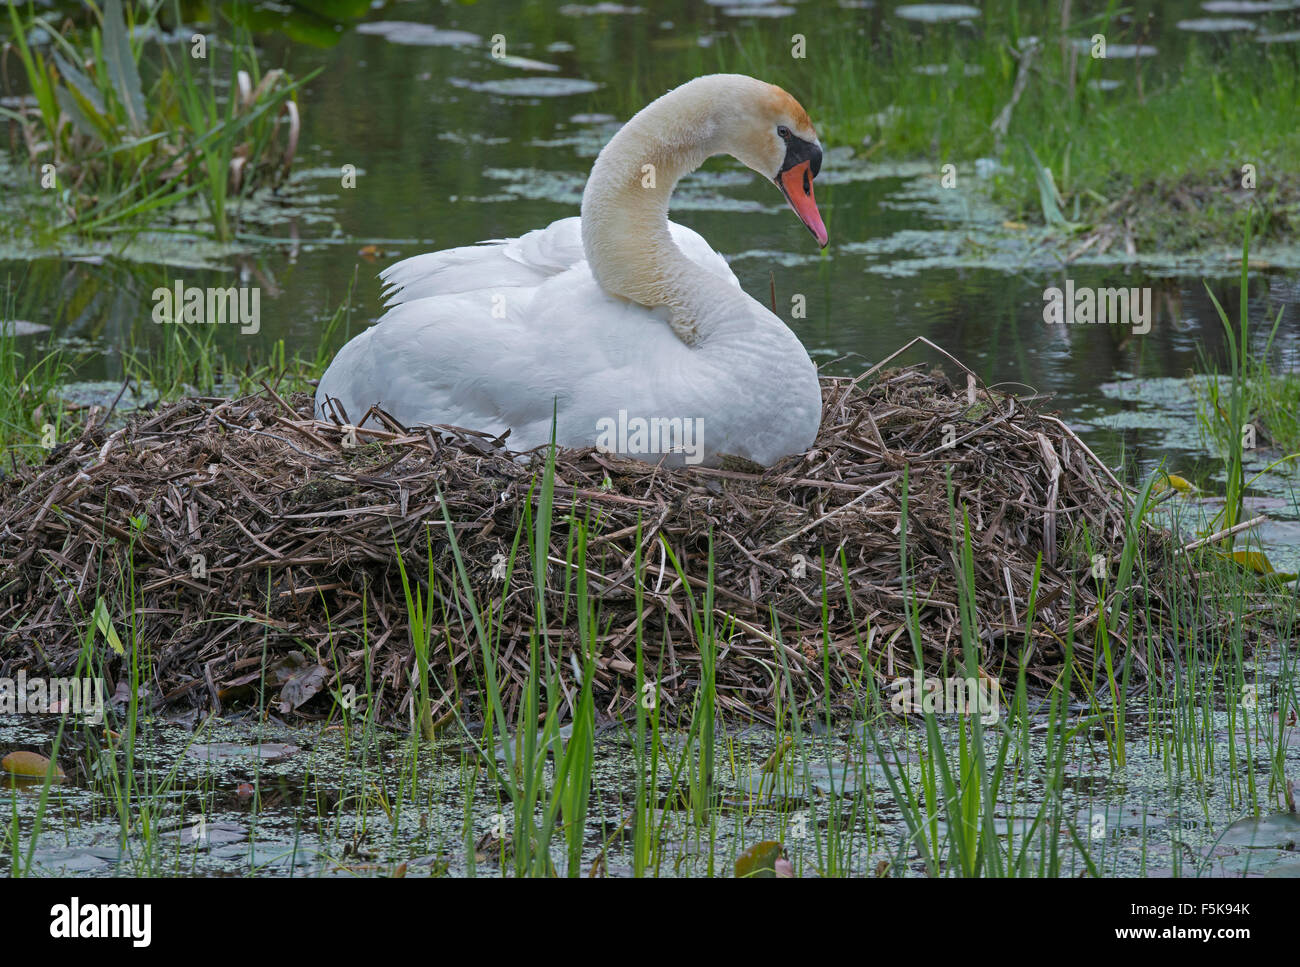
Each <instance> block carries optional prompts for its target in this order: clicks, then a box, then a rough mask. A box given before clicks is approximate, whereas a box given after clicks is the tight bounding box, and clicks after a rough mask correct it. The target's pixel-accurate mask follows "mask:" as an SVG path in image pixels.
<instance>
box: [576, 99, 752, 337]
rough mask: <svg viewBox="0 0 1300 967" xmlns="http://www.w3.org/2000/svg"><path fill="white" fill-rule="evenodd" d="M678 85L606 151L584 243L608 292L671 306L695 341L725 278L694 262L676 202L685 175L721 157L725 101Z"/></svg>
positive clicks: (586, 203) (587, 201)
mask: <svg viewBox="0 0 1300 967" xmlns="http://www.w3.org/2000/svg"><path fill="white" fill-rule="evenodd" d="M689 93H690V92H688V91H686V90H685V89H684V88H678V89H677V90H675V91H671V92H669V93H668V94H665V95H664V96H663V97H661V98H659V100H657V101H655V102H653V103H652V104H650V105H649V106H648V107H646V108H645V109H644V110H642V111H641V112H640V113H638V114H637V115H636V116H635V117H633V118H632V119H631V120H630V121H628V122H627V124H625V125H624V126H623V127H622V128H621V129H619V131H618V133H616V134H615V135H614V137H613V138H612V139H611V140H610V142H609V143H608V144H607V145H606V146H605V148H604V150H602V151H601V153H600V156H599V157H598V158H597V159H596V163H595V165H594V166H593V168H592V171H591V177H590V178H589V179H588V181H587V186H586V189H585V190H584V192H583V197H582V242H583V249H584V251H585V254H586V257H587V262H588V264H589V265H590V266H591V270H592V274H593V275H594V276H595V278H596V281H597V282H598V283H599V284H600V286H601V287H602V288H603V289H605V291H607V292H610V293H612V294H614V295H618V296H622V297H623V298H626V299H630V300H632V301H633V302H637V303H639V304H641V305H644V306H649V307H652V308H653V307H658V306H665V307H667V308H669V310H670V315H671V320H672V324H673V328H674V329H675V330H676V331H677V333H678V335H679V336H682V338H683V339H685V340H686V341H687V342H693V341H694V337H696V336H698V335H699V333H698V332H696V331H695V325H696V321H695V320H696V317H697V315H698V313H697V312H696V311H695V310H696V309H697V308H698V305H697V303H698V301H699V300H700V298H701V297H702V294H703V292H704V291H705V289H706V288H707V287H710V286H712V287H714V288H716V285H717V282H718V278H717V276H716V275H715V274H714V273H712V272H709V271H708V270H707V269H704V268H702V267H700V266H699V265H697V264H696V263H695V262H693V261H691V260H690V259H688V258H687V257H686V256H685V255H684V254H683V253H682V251H681V250H680V249H679V248H678V247H677V245H676V244H675V243H674V242H673V240H672V236H671V234H670V233H669V230H668V204H669V200H670V199H671V197H672V193H673V189H674V188H675V187H676V185H677V182H678V180H679V179H681V177H682V176H683V175H686V174H689V173H690V172H692V171H694V170H695V169H696V168H698V167H699V166H700V165H701V164H703V163H704V161H705V160H706V159H707V158H709V157H711V156H712V155H715V154H722V153H725V152H726V147H725V146H724V145H721V144H719V143H718V142H719V138H718V131H719V123H718V119H717V117H716V112H717V109H716V108H715V107H714V105H715V104H716V103H717V101H716V100H715V99H714V98H712V97H699V96H698V95H697V96H688V95H689Z"/></svg>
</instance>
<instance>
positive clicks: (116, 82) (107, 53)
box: [104, 0, 146, 134]
mask: <svg viewBox="0 0 1300 967" xmlns="http://www.w3.org/2000/svg"><path fill="white" fill-rule="evenodd" d="M104 61H105V65H106V66H107V68H108V79H109V82H110V83H111V84H112V85H113V91H114V92H115V93H116V94H117V98H118V100H119V101H121V102H122V106H123V107H124V108H126V113H127V117H128V120H129V122H130V127H131V130H132V131H134V132H135V133H136V134H139V133H140V132H142V131H143V130H144V122H145V117H146V114H145V109H144V91H143V89H142V88H141V87H140V72H139V70H137V68H136V65H135V57H134V56H132V54H131V39H130V37H129V36H127V32H126V21H125V20H124V19H123V17H122V0H108V2H107V3H105V4H104Z"/></svg>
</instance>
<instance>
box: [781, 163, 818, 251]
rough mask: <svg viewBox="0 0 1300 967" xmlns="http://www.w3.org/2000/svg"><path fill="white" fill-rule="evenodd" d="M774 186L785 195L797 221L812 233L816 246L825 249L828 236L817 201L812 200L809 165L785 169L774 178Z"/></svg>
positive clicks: (803, 164) (811, 179) (800, 164)
mask: <svg viewBox="0 0 1300 967" xmlns="http://www.w3.org/2000/svg"><path fill="white" fill-rule="evenodd" d="M776 184H777V187H778V188H780V189H781V193H782V194H783V195H785V200H786V201H788V202H789V203H790V207H791V208H793V209H794V213H795V214H796V215H798V216H799V221H801V222H803V223H804V225H806V226H807V227H808V231H810V232H812V234H813V238H815V239H817V244H818V245H820V246H821V247H822V248H825V247H826V243H827V241H829V239H830V236H829V235H828V234H827V233H826V224H825V222H823V221H822V213H821V212H819V211H818V210H817V201H816V200H815V199H814V198H813V177H812V167H811V165H810V163H809V162H807V161H801V162H799V164H797V165H792V166H791V167H789V168H786V169H785V170H784V171H782V172H781V173H780V174H779V175H777V176H776Z"/></svg>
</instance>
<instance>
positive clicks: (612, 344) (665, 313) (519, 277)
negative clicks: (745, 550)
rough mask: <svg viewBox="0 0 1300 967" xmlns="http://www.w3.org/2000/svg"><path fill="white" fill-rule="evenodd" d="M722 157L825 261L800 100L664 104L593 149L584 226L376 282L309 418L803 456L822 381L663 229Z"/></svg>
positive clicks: (683, 89)
mask: <svg viewBox="0 0 1300 967" xmlns="http://www.w3.org/2000/svg"><path fill="white" fill-rule="evenodd" d="M717 154H729V155H732V156H733V157H735V158H736V159H738V160H739V161H741V162H742V163H744V164H745V165H747V166H748V167H750V168H752V169H753V170H755V171H757V172H758V173H759V174H761V175H764V176H765V177H768V178H771V179H772V180H773V181H774V182H776V185H777V187H779V188H780V189H781V192H782V193H783V194H784V195H785V197H786V199H787V200H788V201H789V203H790V206H791V207H792V208H793V209H794V211H795V213H796V214H797V215H798V216H799V218H800V219H801V220H802V221H803V223H804V225H806V226H807V227H808V230H809V231H810V232H812V234H813V237H814V238H815V239H816V240H817V243H818V244H819V245H820V246H822V247H823V248H824V247H825V246H826V241H827V234H826V226H825V225H824V224H823V223H822V218H821V215H820V213H819V212H818V210H817V204H816V202H815V201H814V199H813V186H812V182H813V178H814V177H815V176H816V174H817V172H818V170H819V169H820V167H821V157H822V151H821V144H820V142H819V141H818V140H817V135H816V132H814V131H813V128H812V124H811V123H810V122H809V120H808V115H807V114H806V113H805V112H804V110H803V108H802V107H800V106H799V103H798V102H797V101H796V100H795V99H794V98H793V97H791V96H790V95H789V94H787V93H786V92H785V91H783V90H782V89H781V88H779V87H776V86H774V85H771V84H766V83H764V82H762V81H759V80H756V79H755V78H752V77H746V76H744V75H741V74H713V75H708V76H705V77H698V78H696V79H695V80H692V81H690V82H688V83H686V84H683V85H681V86H680V87H678V88H675V89H674V90H672V91H669V92H668V93H667V94H665V95H663V96H662V97H660V98H659V99H658V100H656V101H654V102H653V103H651V104H650V105H648V106H647V107H645V108H644V109H642V110H641V111H640V112H638V113H637V114H636V115H635V116H634V117H633V118H632V119H631V120H630V121H628V122H627V124H625V125H624V126H623V127H622V128H620V129H619V131H618V132H617V133H616V134H615V135H614V137H613V138H612V139H610V141H609V143H608V144H607V145H605V148H604V150H602V151H601V152H600V155H599V157H597V159H596V163H595V165H594V166H593V168H592V170H591V177H590V178H589V179H588V181H587V186H586V189H585V190H584V192H583V196H582V217H581V218H580V219H579V218H562V219H560V220H559V221H556V222H553V223H552V224H551V225H549V226H548V227H546V228H543V229H538V230H536V231H532V232H529V233H527V234H526V235H523V236H521V237H520V238H514V239H504V240H495V241H490V242H482V243H479V244H478V245H473V246H466V247H462V248H453V249H448V250H446V251H442V252H433V253H430V254H427V255H417V256H415V257H413V258H409V259H406V260H404V261H402V262H398V263H397V264H395V265H392V266H390V267H389V268H388V269H387V270H385V271H384V272H383V273H382V275H381V277H382V278H383V280H384V282H385V283H386V284H387V285H388V287H389V288H388V290H387V293H386V294H387V298H388V301H387V305H388V306H389V309H388V312H387V313H385V315H384V316H383V318H382V319H380V320H379V322H378V323H377V324H376V325H374V326H373V327H371V328H370V329H368V330H366V331H365V332H363V333H361V334H360V335H358V336H357V337H356V338H354V339H353V340H351V341H350V342H349V343H347V345H345V346H344V347H343V348H342V349H341V350H340V351H339V353H338V355H337V356H336V357H335V358H334V361H333V362H332V363H331V364H330V366H329V369H328V370H326V372H325V375H324V376H323V377H322V378H321V381H320V385H319V387H318V389H317V391H316V413H317V415H318V416H319V417H320V418H322V419H334V420H336V421H340V422H346V421H348V420H353V421H356V420H361V419H362V418H364V416H365V414H366V412H367V410H369V408H370V407H371V405H373V404H379V405H380V406H381V407H382V408H383V409H384V410H386V411H387V412H389V413H391V414H392V415H393V416H394V417H396V418H397V419H398V420H399V421H401V422H402V423H403V424H405V425H408V426H411V425H415V424H420V423H427V424H438V423H447V424H452V425H456V426H462V427H467V428H472V429H475V430H485V431H488V432H492V433H504V432H505V431H506V430H507V429H509V430H510V431H511V432H510V436H509V437H508V439H507V440H506V444H507V446H509V447H510V449H512V450H516V451H525V450H530V449H532V448H535V447H539V446H542V445H544V444H546V443H549V442H550V439H551V426H552V416H553V414H554V421H555V438H556V442H557V443H559V444H560V445H561V446H565V447H584V446H593V445H594V446H597V447H598V448H600V449H602V450H605V451H608V452H617V453H619V454H621V455H623V456H628V457H633V458H636V459H640V460H645V461H649V462H652V463H653V462H659V461H660V460H662V461H663V462H664V463H665V464H668V465H681V464H683V463H686V464H696V463H705V464H714V465H716V464H717V463H718V462H719V460H720V459H721V457H722V456H724V455H735V456H738V457H743V458H745V459H747V460H750V461H753V462H755V463H758V464H762V465H765V466H766V465H769V464H771V463H773V462H774V461H776V460H777V459H779V458H780V457H782V456H785V455H787V454H791V453H799V452H802V451H804V450H806V449H807V448H808V447H809V446H811V445H812V443H813V440H814V438H815V437H816V435H817V428H818V425H819V424H820V420H821V402H822V401H821V390H820V387H819V385H818V382H817V369H816V367H815V366H814V365H813V363H812V361H811V360H810V359H809V357H808V353H807V351H806V350H805V349H804V348H803V346H802V345H801V344H800V342H799V340H798V338H797V337H796V336H795V334H794V333H793V332H791V331H790V329H789V328H788V327H787V326H786V325H785V323H783V322H782V321H781V320H780V319H779V318H778V317H777V316H776V315H774V314H773V313H772V312H771V311H769V310H768V309H767V308H765V307H764V306H763V305H762V304H761V303H759V302H758V301H757V300H755V299H753V298H751V297H750V296H748V295H747V294H745V292H744V291H742V290H741V288H740V283H739V281H738V280H737V279H736V276H735V274H734V273H733V272H732V271H731V269H730V268H729V267H728V265H727V263H726V261H725V260H724V259H723V258H722V256H720V255H719V254H718V253H717V252H715V251H713V249H711V248H710V247H709V245H708V243H707V242H705V241H704V239H703V238H701V237H700V236H699V235H698V234H696V233H695V232H693V231H691V230H690V229H689V228H684V227H682V226H681V225H675V224H673V223H671V222H669V221H668V217H667V214H668V200H669V196H671V194H672V191H673V187H674V186H675V185H676V183H677V180H678V179H679V178H681V177H682V175H684V174H687V173H688V172H690V171H693V170H694V169H695V168H697V167H699V166H700V164H702V163H703V162H704V160H705V159H706V158H709V157H711V156H713V155H717Z"/></svg>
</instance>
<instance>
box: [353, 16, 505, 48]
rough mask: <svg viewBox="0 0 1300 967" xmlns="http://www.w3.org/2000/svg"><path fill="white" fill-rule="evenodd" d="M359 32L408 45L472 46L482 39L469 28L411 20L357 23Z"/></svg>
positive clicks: (393, 42) (391, 42)
mask: <svg viewBox="0 0 1300 967" xmlns="http://www.w3.org/2000/svg"><path fill="white" fill-rule="evenodd" d="M357 33H359V34H373V35H375V36H379V37H383V38H384V39H385V40H386V41H388V42H389V43H390V44H402V45H403V46H407V47H472V46H474V45H475V44H478V43H480V42H481V41H482V39H483V38H482V37H480V36H479V35H478V34H472V33H470V32H469V31H467V30H439V29H438V28H437V27H433V26H431V25H429V24H422V23H413V22H411V21H409V20H377V21H374V22H373V23H364V24H358V25H357Z"/></svg>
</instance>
